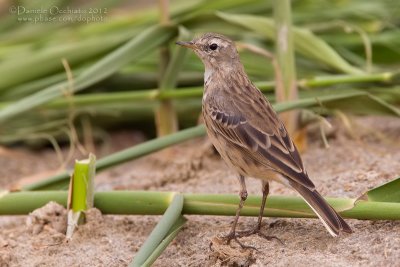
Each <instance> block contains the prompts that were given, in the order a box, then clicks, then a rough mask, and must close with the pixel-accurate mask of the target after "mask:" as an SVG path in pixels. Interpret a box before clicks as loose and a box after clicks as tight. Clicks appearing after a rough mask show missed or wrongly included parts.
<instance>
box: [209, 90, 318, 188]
mask: <svg viewBox="0 0 400 267" xmlns="http://www.w3.org/2000/svg"><path fill="white" fill-rule="evenodd" d="M254 89H255V91H254V92H253V90H252V92H251V94H253V93H254V94H257V95H254V94H253V95H251V96H249V95H244V94H240V95H236V94H232V93H231V94H223V95H222V94H218V95H214V96H209V97H208V100H207V101H205V104H204V108H205V110H204V111H205V112H206V114H207V116H208V117H209V118H211V119H212V121H213V123H211V124H210V125H209V127H213V130H214V131H216V132H217V133H218V134H220V135H222V136H223V137H224V138H226V139H228V140H229V141H231V142H232V143H234V144H235V145H237V146H240V147H242V150H244V151H245V152H247V153H248V155H244V156H245V157H246V156H248V157H251V158H252V159H253V160H255V161H257V162H258V163H259V164H262V165H264V166H265V167H267V168H269V169H271V168H272V169H273V170H275V171H277V172H278V173H281V174H283V175H284V176H286V177H288V178H290V179H291V180H292V181H293V182H297V183H300V184H302V185H303V186H305V187H307V188H310V189H313V188H314V184H313V183H312V181H311V180H310V179H309V178H308V175H307V173H306V171H305V169H304V166H303V162H302V160H301V158H300V155H299V152H298V151H297V149H296V147H295V145H294V144H293V142H292V140H291V139H290V137H289V135H288V133H287V130H286V128H285V126H284V125H283V123H282V122H281V121H280V119H279V118H278V116H277V114H276V112H275V111H274V110H273V109H272V106H271V105H270V103H269V102H268V100H267V99H266V98H265V97H264V95H263V94H262V93H261V92H260V91H259V90H258V89H256V88H254Z"/></svg>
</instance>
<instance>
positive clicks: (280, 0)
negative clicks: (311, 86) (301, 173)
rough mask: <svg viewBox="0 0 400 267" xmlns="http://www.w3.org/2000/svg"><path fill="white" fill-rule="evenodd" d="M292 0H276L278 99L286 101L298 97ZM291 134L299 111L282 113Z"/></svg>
mask: <svg viewBox="0 0 400 267" xmlns="http://www.w3.org/2000/svg"><path fill="white" fill-rule="evenodd" d="M290 4H291V1H290V0H274V5H273V6H274V20H275V30H276V37H275V48H276V49H275V50H276V57H277V62H278V68H279V70H275V71H276V72H277V73H276V82H277V86H276V89H275V96H276V101H277V102H278V103H279V102H286V101H293V100H296V99H297V98H298V91H297V83H296V68H295V58H294V47H293V33H292V11H291V6H290ZM281 118H282V120H283V121H284V123H285V126H286V128H287V130H288V132H289V134H290V135H291V136H294V135H295V132H296V131H297V128H298V122H299V120H298V112H297V111H291V112H288V113H285V114H282V115H281Z"/></svg>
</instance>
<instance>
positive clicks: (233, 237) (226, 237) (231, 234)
mask: <svg viewBox="0 0 400 267" xmlns="http://www.w3.org/2000/svg"><path fill="white" fill-rule="evenodd" d="M240 237H242V236H240V235H238V234H237V233H236V232H229V233H228V234H227V235H224V236H222V237H220V239H223V240H224V241H225V242H226V244H227V245H230V244H231V241H232V240H233V241H235V242H236V243H237V244H238V245H239V246H240V247H241V248H242V249H254V250H257V248H256V247H253V246H248V245H245V244H243V243H242V242H240V240H239V238H240Z"/></svg>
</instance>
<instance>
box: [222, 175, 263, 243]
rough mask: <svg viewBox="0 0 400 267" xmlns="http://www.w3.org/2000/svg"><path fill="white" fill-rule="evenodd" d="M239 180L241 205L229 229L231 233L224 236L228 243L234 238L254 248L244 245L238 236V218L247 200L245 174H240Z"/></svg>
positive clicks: (237, 241)
mask: <svg viewBox="0 0 400 267" xmlns="http://www.w3.org/2000/svg"><path fill="white" fill-rule="evenodd" d="M239 182H240V192H239V196H240V202H239V206H238V208H237V210H236V216H235V220H234V221H233V223H232V228H231V230H230V231H229V233H228V234H227V235H226V236H224V237H223V238H224V239H226V243H227V244H230V242H231V241H232V239H233V240H235V241H236V243H238V244H239V245H240V246H241V247H242V248H252V249H255V248H254V247H251V246H246V245H243V244H242V243H241V242H240V241H239V240H238V239H237V238H238V236H237V235H236V226H237V223H238V220H239V216H240V211H241V209H242V208H243V205H244V202H245V201H246V199H247V189H246V182H245V179H244V176H243V175H240V176H239Z"/></svg>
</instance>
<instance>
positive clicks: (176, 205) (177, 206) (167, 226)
mask: <svg viewBox="0 0 400 267" xmlns="http://www.w3.org/2000/svg"><path fill="white" fill-rule="evenodd" d="M182 208H183V196H182V195H181V194H177V195H175V196H174V197H173V200H172V201H171V204H170V205H169V207H168V208H167V209H166V211H165V213H164V215H163V217H162V218H161V219H160V221H159V222H158V223H157V225H156V227H155V228H154V229H153V231H152V232H151V234H150V235H149V236H148V237H147V239H146V241H145V242H144V244H143V245H142V246H141V248H140V249H139V251H138V253H137V254H136V255H135V257H134V259H133V261H132V263H131V264H130V265H129V266H132V267H140V266H143V263H144V262H146V261H147V259H148V258H149V257H150V256H151V255H152V254H153V252H154V251H155V250H156V249H157V247H158V246H159V245H160V243H161V242H162V241H163V239H164V238H165V237H166V236H167V235H168V233H169V232H170V231H171V229H172V228H173V227H174V225H175V223H176V222H177V221H178V220H179V218H180V217H181V212H182Z"/></svg>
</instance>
